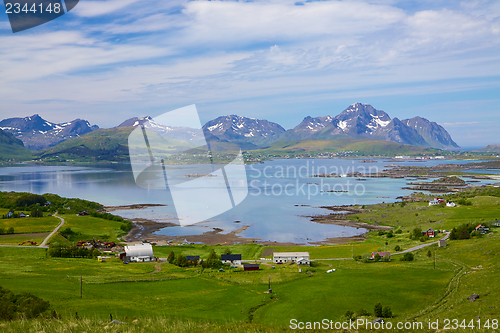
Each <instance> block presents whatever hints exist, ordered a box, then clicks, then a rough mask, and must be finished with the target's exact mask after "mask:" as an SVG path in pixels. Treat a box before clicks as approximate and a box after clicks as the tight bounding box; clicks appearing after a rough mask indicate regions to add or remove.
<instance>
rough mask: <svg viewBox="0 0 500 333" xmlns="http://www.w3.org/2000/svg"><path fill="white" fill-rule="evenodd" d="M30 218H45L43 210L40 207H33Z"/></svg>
mask: <svg viewBox="0 0 500 333" xmlns="http://www.w3.org/2000/svg"><path fill="white" fill-rule="evenodd" d="M30 217H43V209H41V208H40V207H33V209H32V210H31V214H30Z"/></svg>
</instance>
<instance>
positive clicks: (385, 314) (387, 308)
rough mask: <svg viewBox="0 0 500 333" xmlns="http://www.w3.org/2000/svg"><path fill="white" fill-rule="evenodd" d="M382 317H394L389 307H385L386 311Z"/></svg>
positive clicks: (384, 310)
mask: <svg viewBox="0 0 500 333" xmlns="http://www.w3.org/2000/svg"><path fill="white" fill-rule="evenodd" d="M382 317H384V318H391V317H392V311H391V308H390V307H389V306H385V307H384V309H383V310H382Z"/></svg>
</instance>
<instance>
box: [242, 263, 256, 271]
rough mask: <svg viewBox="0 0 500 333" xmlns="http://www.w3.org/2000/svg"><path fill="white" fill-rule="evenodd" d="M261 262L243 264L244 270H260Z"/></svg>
mask: <svg viewBox="0 0 500 333" xmlns="http://www.w3.org/2000/svg"><path fill="white" fill-rule="evenodd" d="M259 266H260V264H243V270H244V271H258V270H259Z"/></svg>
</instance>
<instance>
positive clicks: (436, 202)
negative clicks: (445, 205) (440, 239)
mask: <svg viewBox="0 0 500 333" xmlns="http://www.w3.org/2000/svg"><path fill="white" fill-rule="evenodd" d="M436 205H439V202H438V201H437V200H431V201H429V206H436Z"/></svg>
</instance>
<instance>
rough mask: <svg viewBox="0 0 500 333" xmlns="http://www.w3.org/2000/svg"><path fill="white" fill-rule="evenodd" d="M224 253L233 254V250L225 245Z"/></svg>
mask: <svg viewBox="0 0 500 333" xmlns="http://www.w3.org/2000/svg"><path fill="white" fill-rule="evenodd" d="M224 254H233V252H231V249H230V248H228V247H226V248H225V249H224Z"/></svg>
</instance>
